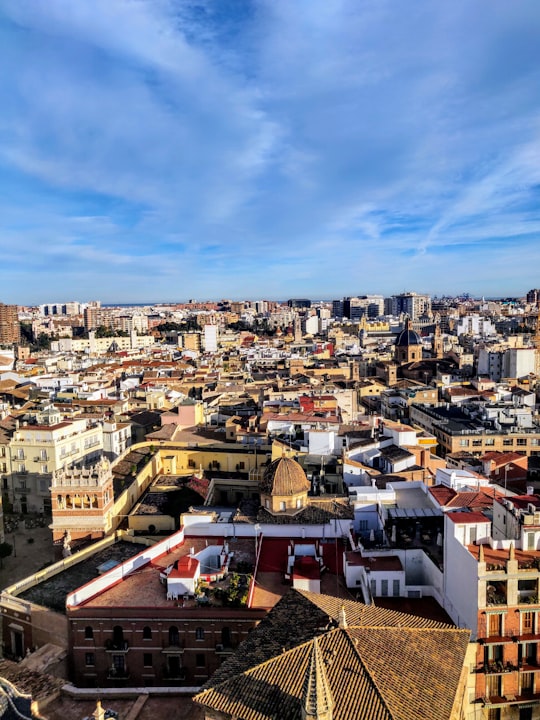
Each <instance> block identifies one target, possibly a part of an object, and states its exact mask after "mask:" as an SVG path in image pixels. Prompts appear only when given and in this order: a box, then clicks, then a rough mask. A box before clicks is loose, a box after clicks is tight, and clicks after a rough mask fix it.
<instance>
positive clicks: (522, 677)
mask: <svg viewBox="0 0 540 720" xmlns="http://www.w3.org/2000/svg"><path fill="white" fill-rule="evenodd" d="M519 684H520V686H521V693H523V694H526V693H532V691H533V687H534V674H533V673H530V672H526V673H520V674H519Z"/></svg>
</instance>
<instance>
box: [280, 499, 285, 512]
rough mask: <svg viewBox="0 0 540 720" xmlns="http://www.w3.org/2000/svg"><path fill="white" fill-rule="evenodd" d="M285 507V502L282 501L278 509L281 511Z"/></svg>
mask: <svg viewBox="0 0 540 720" xmlns="http://www.w3.org/2000/svg"><path fill="white" fill-rule="evenodd" d="M285 507H286V506H285V503H284V502H283V501H282V502H280V503H279V509H280V510H281V511H282V512H283V510H285Z"/></svg>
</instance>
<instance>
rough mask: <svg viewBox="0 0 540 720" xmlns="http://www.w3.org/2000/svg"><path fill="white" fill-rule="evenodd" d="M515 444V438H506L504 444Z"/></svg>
mask: <svg viewBox="0 0 540 720" xmlns="http://www.w3.org/2000/svg"><path fill="white" fill-rule="evenodd" d="M513 444H514V438H504V440H503V445H513Z"/></svg>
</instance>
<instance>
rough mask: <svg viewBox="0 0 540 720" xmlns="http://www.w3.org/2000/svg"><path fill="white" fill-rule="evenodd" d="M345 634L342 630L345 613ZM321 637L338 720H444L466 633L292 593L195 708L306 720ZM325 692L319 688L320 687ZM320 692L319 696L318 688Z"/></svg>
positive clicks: (263, 719) (243, 717) (243, 719)
mask: <svg viewBox="0 0 540 720" xmlns="http://www.w3.org/2000/svg"><path fill="white" fill-rule="evenodd" d="M342 606H343V607H344V609H345V616H346V619H347V627H346V628H339V627H336V621H337V619H338V615H339V612H340V609H341V607H342ZM314 637H317V645H318V651H319V653H320V658H319V660H320V659H322V668H321V665H320V666H319V667H318V675H319V679H320V677H321V672H322V674H323V675H324V676H325V677H324V678H323V680H325V683H323V685H325V687H324V688H323V689H324V693H323V696H324V697H322V698H320V699H321V702H322V701H323V700H324V698H326V700H327V701H328V700H331V702H332V703H333V709H332V720H349V719H350V718H356V717H369V718H370V719H373V720H421V719H423V718H426V717H429V718H431V719H432V720H447V719H448V718H450V716H451V711H452V707H453V704H454V700H455V697H456V692H457V690H458V687H459V682H460V676H461V671H462V668H463V662H464V659H465V654H466V651H467V647H468V642H469V632H468V631H467V630H458V629H456V628H454V627H452V626H449V625H444V624H442V623H437V622H434V621H430V620H425V619H423V618H419V617H414V616H411V615H406V614H405V613H396V612H394V611H392V610H386V609H382V608H377V607H374V606H365V605H362V604H361V603H357V602H353V601H343V600H341V599H339V598H334V597H330V596H324V595H317V594H315V593H309V592H298V591H292V592H291V593H289V594H288V595H287V596H285V597H284V598H283V599H282V600H281V601H280V602H279V603H278V605H276V607H275V608H274V610H273V611H271V612H270V614H269V615H268V616H267V617H266V618H265V619H264V620H263V621H262V622H261V623H260V624H259V626H258V627H257V628H256V629H255V630H254V631H253V632H252V633H251V634H250V636H249V637H248V639H247V640H246V641H245V642H244V643H243V644H242V646H241V647H240V649H239V651H238V652H237V653H236V654H235V655H234V656H233V657H232V658H231V659H230V660H228V661H227V662H226V663H224V664H223V665H222V666H221V667H220V668H219V669H218V670H217V672H216V673H215V674H214V676H213V678H212V679H211V680H210V681H209V682H208V683H207V685H206V689H203V691H202V692H201V693H199V694H198V695H197V696H196V698H195V700H196V702H198V703H200V704H201V705H203V706H204V707H206V708H209V709H212V710H214V711H218V712H220V713H224V714H225V716H229V717H235V718H238V720H270V719H271V718H276V717H279V718H283V719H286V718H287V719H289V720H300V719H301V717H302V707H303V706H304V707H305V706H306V702H307V700H308V698H307V697H306V687H308V686H309V682H310V677H311V678H313V675H314V673H315V674H317V673H316V670H317V669H314V667H313V663H314V660H313V653H314V650H313V645H314V643H313V638H314ZM321 682H322V681H321ZM319 690H321V692H322V689H321V687H319Z"/></svg>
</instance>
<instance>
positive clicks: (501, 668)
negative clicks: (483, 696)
mask: <svg viewBox="0 0 540 720" xmlns="http://www.w3.org/2000/svg"><path fill="white" fill-rule="evenodd" d="M517 669H518V667H517V665H514V664H512V663H511V662H503V661H502V660H491V661H489V662H484V663H479V664H478V665H476V666H475V667H474V672H475V673H484V674H486V675H502V674H504V673H510V672H515V671H516V670H517Z"/></svg>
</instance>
